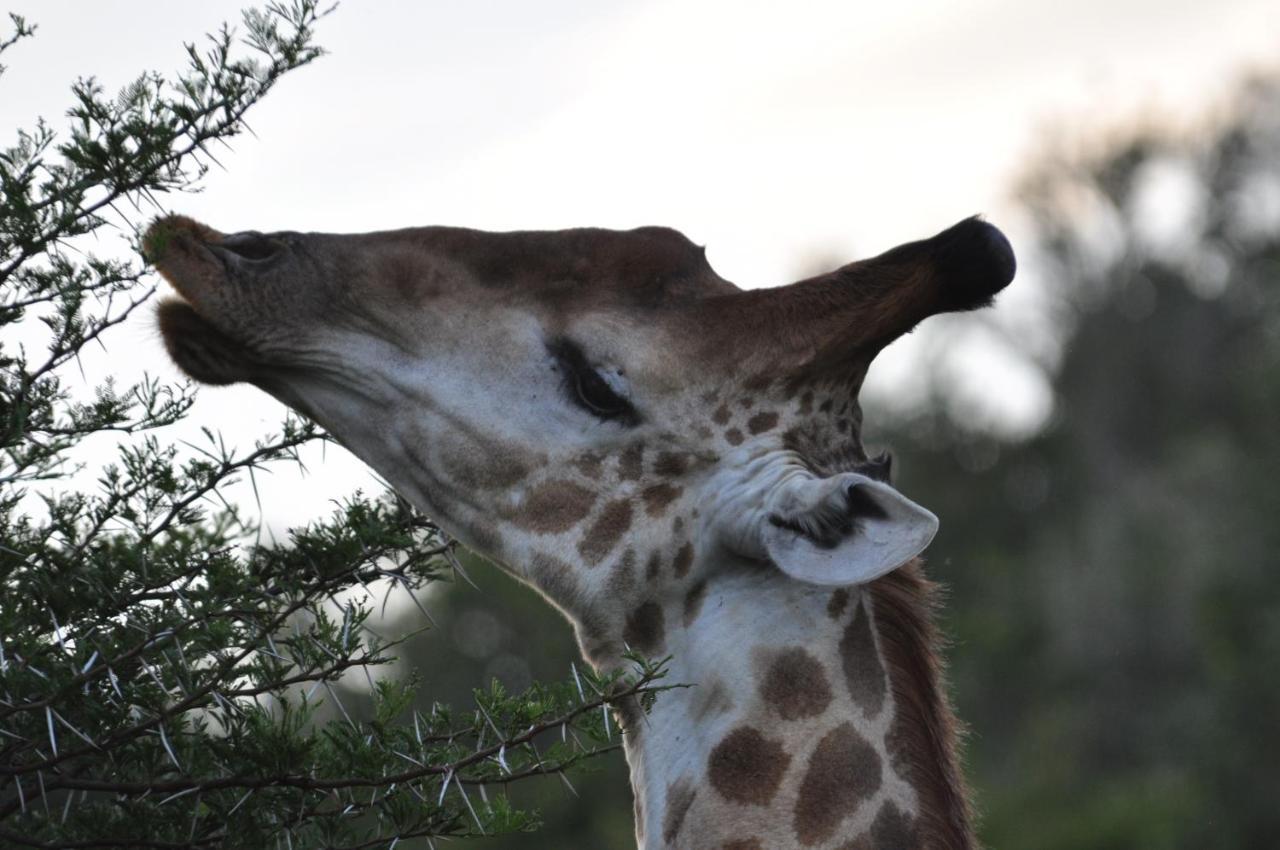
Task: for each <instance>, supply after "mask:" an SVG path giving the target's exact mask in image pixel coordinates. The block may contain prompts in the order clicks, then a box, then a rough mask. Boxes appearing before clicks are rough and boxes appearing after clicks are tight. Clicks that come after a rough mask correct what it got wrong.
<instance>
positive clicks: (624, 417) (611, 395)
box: [547, 338, 640, 427]
mask: <svg viewBox="0 0 1280 850" xmlns="http://www.w3.org/2000/svg"><path fill="white" fill-rule="evenodd" d="M547 348H548V350H549V351H550V352H551V355H552V357H554V358H555V361H556V364H557V366H558V367H559V368H560V369H561V371H562V372H563V375H564V384H565V390H566V392H567V393H568V395H569V400H570V401H572V402H573V403H574V404H576V405H578V406H579V407H581V408H582V409H583V410H585V411H587V412H588V413H590V414H591V415H592V416H595V417H597V418H598V419H603V420H605V421H607V422H618V423H619V424H621V425H625V426H627V427H634V426H635V425H638V424H639V423H640V415H639V414H638V413H637V412H636V409H635V407H634V406H633V405H632V404H631V402H630V400H628V399H627V398H625V397H623V396H622V395H620V394H619V393H618V391H617V390H615V389H614V388H613V387H612V386H610V383H609V381H608V380H607V379H606V378H605V377H604V376H603V375H602V374H601V373H600V370H599V369H597V368H596V367H595V366H592V365H591V363H590V361H588V360H587V357H586V355H585V354H584V353H583V351H582V348H581V347H579V346H578V345H577V344H576V343H574V342H572V341H571V340H568V339H563V338H561V339H557V340H554V341H553V342H551V343H549V344H548V346H547Z"/></svg>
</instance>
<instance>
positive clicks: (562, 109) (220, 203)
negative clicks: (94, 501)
mask: <svg viewBox="0 0 1280 850" xmlns="http://www.w3.org/2000/svg"><path fill="white" fill-rule="evenodd" d="M246 1H247V0H246ZM240 7H241V1H240V0H216V2H215V0H206V2H201V3H179V2H174V0H132V2H127V3H126V2H88V0H79V1H78V2H72V0H26V2H25V3H24V2H22V0H18V2H16V3H15V2H11V3H10V8H11V9H13V10H14V11H17V12H20V13H22V14H25V15H26V16H27V17H28V18H29V19H31V20H33V21H35V22H36V23H38V24H39V26H40V29H39V32H38V33H37V36H36V38H35V39H33V40H30V41H27V42H25V43H24V44H23V45H21V46H19V47H17V48H15V49H13V50H12V51H10V52H9V53H8V54H6V56H5V64H7V65H9V71H8V72H7V73H6V74H5V76H4V77H3V79H0V128H4V129H3V133H4V136H3V138H0V143H3V144H6V145H7V144H8V140H9V139H11V138H12V133H13V130H14V129H15V128H17V127H27V126H30V125H31V124H32V122H33V120H34V118H35V117H36V116H38V115H43V116H44V117H46V118H47V119H49V120H50V121H51V123H53V125H54V126H55V127H57V126H60V125H61V123H62V122H61V113H62V111H63V110H64V109H65V107H66V106H67V105H68V103H69V95H68V91H67V86H68V84H69V83H70V81H71V80H72V79H73V78H75V77H76V76H79V75H88V74H94V75H96V76H97V77H98V78H99V79H100V80H101V81H102V82H103V83H104V84H105V85H106V87H107V88H108V90H113V89H115V88H117V87H119V86H120V85H123V84H124V83H126V82H128V81H129V80H131V79H132V78H133V77H134V76H136V74H137V73H138V72H139V71H142V70H144V69H151V70H158V71H161V72H166V73H167V72H171V71H173V70H175V69H177V68H179V67H180V66H182V65H183V62H184V55H183V51H182V42H183V41H184V40H187V41H189V40H192V39H196V38H198V37H200V36H201V34H202V33H204V32H206V31H209V30H211V29H213V28H215V27H216V26H217V25H218V24H219V23H220V22H222V21H223V20H238V17H239V9H240ZM318 40H319V42H320V43H321V44H323V45H325V46H326V47H327V48H328V49H329V50H330V51H331V55H329V56H327V57H325V58H323V59H321V60H319V61H318V62H317V63H316V64H314V65H312V66H311V67H309V68H306V69H303V70H301V71H298V72H295V73H294V74H293V75H292V76H290V77H288V78H286V79H285V81H284V82H283V83H282V84H281V85H280V87H279V88H278V89H277V91H276V92H275V93H273V95H272V96H270V97H269V98H268V99H267V100H266V101H265V102H263V103H262V104H261V105H259V106H258V107H257V108H256V109H255V110H254V111H253V112H251V113H250V123H251V124H252V126H253V129H254V131H255V132H256V133H257V138H256V139H255V138H253V137H248V136H246V137H244V138H243V139H241V140H240V141H239V142H237V143H236V146H235V150H234V151H231V152H227V153H225V155H223V154H219V159H220V160H221V161H222V163H223V164H224V165H225V166H226V168H227V171H226V172H225V173H223V172H218V171H214V172H213V173H212V174H211V175H210V178H209V180H208V181H207V184H206V189H205V191H204V192H203V193H202V194H200V195H195V196H188V197H180V198H174V199H173V200H172V201H171V203H172V204H173V208H174V209H175V210H176V211H180V212H184V213H187V214H189V215H192V216H195V217H197V218H200V219H203V220H206V221H208V222H209V223H210V224H212V225H214V226H215V227H218V228H219V229H222V230H226V231H233V230H243V229H251V228H253V229H259V230H271V229H279V228H288V229H297V230H332V231H352V230H374V229H381V228H390V227H401V226H408V225H420V224H461V225H468V226H474V227H483V228H489V229H512V228H557V227H566V226H575V225H598V226H606V227H632V226H636V225H641V224H665V225H670V226H674V227H677V228H679V229H681V230H683V231H684V232H685V233H686V234H687V235H689V236H690V237H691V238H692V239H694V241H696V242H700V243H704V244H706V245H707V246H708V254H709V257H710V259H711V262H712V264H713V265H714V266H715V267H716V269H717V270H718V271H719V272H720V273H721V274H722V275H723V276H725V277H726V278H728V279H730V280H733V281H735V282H737V283H738V284H739V285H741V286H745V287H755V286H767V285H774V284H778V283H782V282H786V281H789V280H792V279H794V278H795V277H797V275H798V274H799V272H800V271H801V270H806V271H807V270H810V269H811V268H812V262H813V261H814V259H815V258H816V257H823V258H830V259H832V260H835V261H839V262H843V261H846V260H849V259H853V258H855V257H857V256H865V255H868V254H873V253H878V252H879V251H881V250H883V249H885V248H888V247H891V246H892V245H895V244H897V243H899V242H903V241H907V240H911V239H916V238H920V237H922V236H926V235H930V234H932V233H934V232H936V231H938V230H940V229H942V228H943V227H945V226H947V225H949V224H951V223H953V222H954V221H956V220H957V219H960V218H962V217H964V216H967V215H970V214H972V213H975V212H983V213H986V214H988V215H989V217H990V218H991V220H992V221H994V222H995V223H997V224H999V225H1001V226H1002V227H1004V228H1005V229H1006V231H1007V232H1009V233H1010V235H1011V236H1012V237H1013V241H1014V245H1015V247H1017V245H1018V242H1019V240H1018V235H1019V232H1020V222H1019V221H1018V218H1017V215H1016V211H1015V210H1014V209H1013V206H1012V204H1011V203H1010V202H1009V200H1008V198H1007V192H1008V188H1009V186H1010V183H1011V180H1012V178H1013V177H1015V176H1016V175H1017V173H1018V172H1019V170H1020V169H1021V168H1022V167H1024V165H1025V163H1026V161H1027V158H1028V156H1030V155H1032V154H1034V152H1035V151H1036V150H1037V149H1039V148H1042V147H1044V146H1045V143H1046V134H1053V133H1058V132H1061V131H1062V130H1063V129H1064V128H1065V129H1068V130H1070V131H1071V132H1081V133H1084V132H1086V131H1087V129H1088V128H1089V127H1090V126H1094V125H1114V124H1115V123H1116V122H1117V121H1121V120H1124V119H1126V118H1132V117H1133V116H1134V115H1136V114H1150V113H1151V112H1153V111H1156V112H1162V113H1165V114H1168V115H1171V116H1172V117H1173V118H1175V119H1178V118H1182V117H1186V116H1194V115H1195V114H1197V112H1198V111H1199V110H1200V109H1201V108H1202V107H1203V106H1204V105H1205V104H1207V103H1210V102H1212V101H1213V100H1214V98H1215V97H1217V96H1220V95H1221V94H1222V93H1223V92H1224V91H1226V90H1227V87H1228V84H1229V83H1230V81H1231V80H1232V79H1234V78H1235V77H1236V76H1237V75H1238V74H1239V72H1240V71H1241V70H1243V69H1245V68H1247V67H1250V66H1254V65H1258V64H1261V63H1263V62H1270V63H1273V62H1274V57H1275V56H1276V47H1277V46H1278V45H1280V6H1277V4H1276V3H1275V0H1076V2H1070V3H1062V2H1053V3H1050V2H1041V0H970V2H966V3H959V2H942V0H920V2H876V3H870V2H851V0H842V1H841V0H837V2H812V3H805V2H791V3H786V4H783V3H760V2H747V0H709V2H693V0H654V2H634V3H620V2H602V0H552V2H540V3H527V2H518V0H509V2H502V3H499V2H472V3H444V2H409V0H403V2H397V1H396V0H381V2H375V0H368V2H358V0H346V2H344V3H343V4H342V5H341V6H340V7H339V8H338V9H337V11H335V12H334V13H333V14H332V15H331V16H330V17H329V18H327V19H325V20H324V21H323V22H322V24H321V26H320V29H319V38H318ZM1031 271H1032V273H1031V274H1029V275H1024V276H1023V277H1022V278H1021V279H1020V281H1019V282H1018V283H1015V284H1014V287H1013V288H1012V289H1011V290H1009V292H1008V293H1006V295H1005V296H1003V297H1002V300H1001V306H1000V307H999V308H998V311H997V313H996V314H995V315H996V316H997V317H998V318H1000V320H1001V324H1002V325H1003V326H1004V327H1005V328H1006V330H1007V333H1008V334H1011V335H1012V338H1013V339H1014V340H1015V342H1017V343H1018V344H1020V345H1024V346H1026V347H1029V348H1031V349H1035V348H1036V346H1037V341H1036V336H1037V335H1043V334H1044V333H1045V331H1044V328H1043V325H1042V324H1040V322H1042V321H1043V314H1042V312H1040V311H1037V309H1036V307H1037V303H1038V299H1037V292H1036V287H1035V286H1034V285H1032V284H1034V270H1031ZM1020 284H1021V285H1020ZM985 328H986V325H985V323H983V322H979V321H976V320H974V324H973V332H972V333H970V334H969V335H968V338H967V339H966V340H965V342H964V344H962V345H959V346H958V347H957V351H956V357H955V358H954V363H953V364H952V366H951V367H950V368H951V370H952V372H953V374H951V375H949V379H952V380H954V381H955V382H956V384H957V385H958V386H960V387H961V389H962V391H963V392H964V393H966V394H967V396H968V397H969V398H970V399H971V404H970V406H971V407H972V409H973V411H974V415H975V416H979V417H983V418H984V419H987V420H990V421H994V422H997V423H1002V424H1003V425H1004V426H1005V427H1011V428H1014V429H1018V428H1023V429H1025V428H1027V427H1029V426H1031V425H1032V424H1034V423H1035V422H1037V421H1039V420H1040V419H1041V418H1042V417H1043V416H1044V415H1045V413H1046V410H1047V396H1046V394H1045V390H1044V386H1043V384H1042V382H1040V381H1039V379H1038V378H1037V376H1036V373H1035V372H1034V370H1032V369H1029V368H1028V367H1027V366H1026V365H1025V363H1023V362H1021V361H1019V359H1018V358H1015V357H1010V356H1008V354H1007V351H1004V350H1003V348H1004V347H1005V346H1006V345H1007V343H1006V342H1004V341H1002V337H1001V336H1000V335H997V334H994V333H993V332H991V331H990V330H989V329H985ZM922 338H923V339H924V340H926V341H927V338H928V335H927V333H924V334H917V335H914V336H913V337H912V338H910V339H909V340H907V341H906V342H905V344H900V345H899V346H895V349H900V350H897V351H891V352H890V353H889V354H887V355H886V356H885V357H883V358H882V360H884V361H885V362H884V363H882V364H880V368H879V370H878V373H873V378H874V380H875V383H874V385H873V387H872V391H878V392H879V393H880V394H882V395H883V394H886V393H890V392H893V391H894V387H895V386H896V385H897V384H898V383H899V382H907V383H910V378H911V376H910V372H911V365H912V347H913V346H919V345H921V344H923V343H922V342H921V339H922ZM111 354H112V358H111V360H110V361H109V363H103V364H97V365H99V366H101V367H102V368H103V371H104V372H111V371H115V372H119V373H122V374H125V373H129V374H132V373H133V372H134V371H140V370H141V369H143V368H148V369H151V370H153V371H159V372H160V373H161V374H165V375H172V371H171V367H169V366H168V365H167V364H166V363H165V362H164V358H163V355H162V349H161V346H160V343H159V340H158V339H157V338H156V335H155V334H154V332H153V331H151V330H150V329H149V328H145V327H138V328H133V329H124V330H123V331H122V332H121V333H120V334H119V335H117V338H116V339H115V340H114V341H113V343H112V347H111ZM91 368H92V367H91ZM229 411H234V412H235V415H234V417H231V416H229V415H228V412H229ZM279 417H280V410H279V408H278V406H277V405H275V403H274V402H271V401H270V400H269V399H266V398H265V396H262V395H261V394H259V393H257V392H256V391H252V390H247V389H243V388H233V389H229V390H209V391H205V392H203V394H202V398H201V402H200V404H199V406H198V408H197V419H198V420H199V421H201V422H203V423H205V424H210V425H214V426H217V427H220V428H222V429H223V430H224V431H226V432H227V434H228V438H229V439H232V440H241V441H247V440H248V439H250V435H252V434H254V433H256V432H258V431H260V430H261V429H262V428H263V427H265V426H266V425H269V424H272V423H275V422H277V421H278V419H279ZM231 418H234V419H235V420H236V421H235V422H229V421H228V420H229V419H231ZM356 470H357V466H356V465H355V464H354V462H353V461H351V460H349V459H346V458H344V457H342V456H341V453H337V452H335V451H333V450H330V452H329V454H328V460H327V461H326V462H325V463H324V464H323V466H322V467H321V468H319V469H317V470H316V473H315V475H314V477H313V478H312V479H311V481H310V482H309V483H308V485H307V487H306V488H298V487H297V486H296V484H294V485H292V486H288V487H287V489H288V492H289V493H290V498H289V503H288V506H287V507H285V508H283V509H273V510H271V513H272V515H273V520H274V521H275V522H273V524H275V523H277V522H285V523H288V522H293V521H299V520H303V519H305V518H306V517H308V516H310V515H312V514H314V513H315V511H316V510H317V505H320V504H322V503H323V499H324V498H327V497H329V496H332V495H333V493H334V492H335V488H336V492H341V491H342V490H343V489H345V488H346V487H349V485H350V481H351V480H352V476H353V475H355V474H358V473H357V472H356ZM303 489H305V493H304V492H302V491H303ZM317 500H319V501H317Z"/></svg>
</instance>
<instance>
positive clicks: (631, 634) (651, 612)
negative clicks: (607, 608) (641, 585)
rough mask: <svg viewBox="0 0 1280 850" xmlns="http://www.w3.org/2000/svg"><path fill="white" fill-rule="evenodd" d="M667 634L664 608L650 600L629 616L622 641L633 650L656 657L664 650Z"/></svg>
mask: <svg viewBox="0 0 1280 850" xmlns="http://www.w3.org/2000/svg"><path fill="white" fill-rule="evenodd" d="M665 632H666V627H665V624H664V623H663V615H662V606H661V605H659V604H658V603H657V602H654V601H652V600H650V601H649V602H644V603H641V604H640V605H639V606H638V607H637V608H636V609H635V610H634V611H632V612H631V613H630V614H628V615H627V623H626V626H625V627H624V628H623V630H622V639H623V640H625V641H626V642H627V645H628V646H630V647H631V648H632V649H637V650H639V651H640V652H643V653H644V654H646V655H654V654H656V653H657V652H658V651H659V650H661V649H662V646H663V638H664V636H665Z"/></svg>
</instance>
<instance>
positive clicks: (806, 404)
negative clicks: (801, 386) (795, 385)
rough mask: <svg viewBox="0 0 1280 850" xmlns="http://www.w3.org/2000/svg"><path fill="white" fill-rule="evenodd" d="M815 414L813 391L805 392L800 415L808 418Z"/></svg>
mask: <svg viewBox="0 0 1280 850" xmlns="http://www.w3.org/2000/svg"><path fill="white" fill-rule="evenodd" d="M810 413H813V390H805V391H804V394H803V395H801V396H800V415H801V416H808V415H809V414H810Z"/></svg>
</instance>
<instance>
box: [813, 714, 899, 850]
mask: <svg viewBox="0 0 1280 850" xmlns="http://www.w3.org/2000/svg"><path fill="white" fill-rule="evenodd" d="M881 769H882V768H881V765H880V758H879V756H877V755H876V751H875V749H874V748H873V747H872V746H871V745H870V744H869V743H867V741H866V739H864V738H863V737H862V736H861V735H859V734H858V731H857V730H856V729H854V728H853V724H852V723H842V724H840V725H839V726H837V727H836V728H835V729H832V730H831V731H830V732H828V733H827V734H826V735H824V736H823V738H822V740H820V741H819V742H818V746H817V747H816V748H815V749H814V751H813V755H812V756H810V757H809V766H808V768H806V770H805V774H804V779H803V780H802V781H801V783H800V796H799V797H798V798H797V799H796V808H795V820H794V826H795V832H796V838H798V839H799V840H800V843H801V844H804V845H805V846H811V845H814V844H819V843H821V842H823V841H826V840H827V839H828V838H830V837H831V836H832V834H834V833H835V831H836V827H838V826H839V825H840V822H841V821H843V820H844V819H845V818H847V817H848V816H850V815H852V814H853V813H854V812H855V811H857V808H858V805H859V804H860V803H861V802H862V801H863V800H866V799H868V798H869V797H871V795H872V794H874V793H875V792H876V790H877V789H878V788H879V787H880V774H881Z"/></svg>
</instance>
